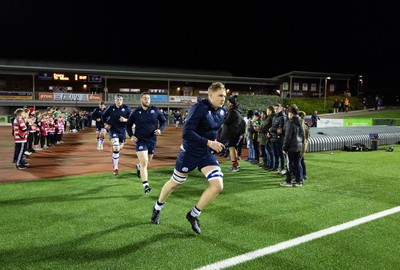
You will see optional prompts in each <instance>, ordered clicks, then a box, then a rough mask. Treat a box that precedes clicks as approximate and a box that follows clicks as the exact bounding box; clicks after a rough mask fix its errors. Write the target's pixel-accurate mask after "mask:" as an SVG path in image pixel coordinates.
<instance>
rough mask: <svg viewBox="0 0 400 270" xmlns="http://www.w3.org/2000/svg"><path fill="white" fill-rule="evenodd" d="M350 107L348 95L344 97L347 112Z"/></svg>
mask: <svg viewBox="0 0 400 270" xmlns="http://www.w3.org/2000/svg"><path fill="white" fill-rule="evenodd" d="M349 107H350V100H349V99H348V98H347V97H346V98H345V99H344V110H345V112H348V111H349Z"/></svg>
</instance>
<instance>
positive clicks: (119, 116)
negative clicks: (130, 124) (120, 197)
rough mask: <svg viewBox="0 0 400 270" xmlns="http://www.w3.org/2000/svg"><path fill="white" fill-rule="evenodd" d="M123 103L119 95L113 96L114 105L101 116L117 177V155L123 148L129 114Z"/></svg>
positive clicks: (128, 109) (129, 111)
mask: <svg viewBox="0 0 400 270" xmlns="http://www.w3.org/2000/svg"><path fill="white" fill-rule="evenodd" d="M123 101H124V99H123V97H122V96H121V95H115V104H114V105H111V106H109V107H107V108H106V109H105V111H104V113H103V115H102V116H101V119H102V120H103V123H104V127H105V128H106V129H107V130H108V133H109V135H110V141H111V145H112V160H113V168H114V172H113V174H114V176H117V175H118V163H119V154H120V152H121V150H122V148H123V147H124V143H125V139H126V127H125V125H126V121H128V117H129V114H130V113H131V108H129V107H128V106H127V105H125V104H122V103H123Z"/></svg>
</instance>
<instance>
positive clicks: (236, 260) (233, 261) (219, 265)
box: [195, 206, 400, 270]
mask: <svg viewBox="0 0 400 270" xmlns="http://www.w3.org/2000/svg"><path fill="white" fill-rule="evenodd" d="M397 212H400V206H397V207H394V208H391V209H388V210H385V211H382V212H378V213H375V214H372V215H369V216H366V217H362V218H359V219H355V220H352V221H349V222H346V223H343V224H340V225H336V226H333V227H330V228H327V229H323V230H320V231H317V232H313V233H310V234H306V235H303V236H300V237H297V238H294V239H292V240H288V241H285V242H281V243H278V244H276V245H273V246H269V247H265V248H262V249H258V250H255V251H252V252H248V253H245V254H242V255H239V256H236V257H232V258H230V259H226V260H222V261H219V262H216V263H213V264H209V265H206V266H203V267H200V268H197V269H195V270H216V269H224V268H227V267H231V266H234V265H237V264H240V263H243V262H246V261H250V260H254V259H256V258H258V257H262V256H265V255H268V254H272V253H275V252H278V251H280V250H284V249H287V248H291V247H294V246H297V245H300V244H302V243H306V242H309V241H311V240H314V239H317V238H321V237H324V236H326V235H329V234H333V233H337V232H340V231H343V230H346V229H349V228H352V227H355V226H358V225H360V224H363V223H367V222H370V221H372V220H375V219H378V218H382V217H385V216H388V215H392V214H395V213H397Z"/></svg>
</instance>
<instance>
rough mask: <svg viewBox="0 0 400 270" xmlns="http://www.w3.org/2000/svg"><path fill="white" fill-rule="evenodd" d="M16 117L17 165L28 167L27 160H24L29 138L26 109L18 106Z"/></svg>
mask: <svg viewBox="0 0 400 270" xmlns="http://www.w3.org/2000/svg"><path fill="white" fill-rule="evenodd" d="M14 115H15V118H14V121H13V130H14V143H15V147H14V158H15V159H16V160H15V167H16V168H17V169H19V170H23V169H26V168H27V165H26V162H25V161H24V159H23V157H24V152H25V148H26V142H27V140H28V132H29V131H28V127H27V126H26V124H25V118H26V114H25V109H23V108H18V109H16V110H15V113H14Z"/></svg>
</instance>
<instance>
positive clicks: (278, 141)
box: [269, 104, 287, 173]
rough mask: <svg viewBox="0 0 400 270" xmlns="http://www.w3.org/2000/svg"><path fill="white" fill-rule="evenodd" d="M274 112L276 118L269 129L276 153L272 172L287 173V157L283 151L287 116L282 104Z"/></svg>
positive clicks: (276, 106) (277, 105) (275, 107)
mask: <svg viewBox="0 0 400 270" xmlns="http://www.w3.org/2000/svg"><path fill="white" fill-rule="evenodd" d="M274 110H275V116H274V118H273V119H272V125H271V128H270V129H269V132H270V133H271V142H272V149H273V152H274V165H273V168H272V170H271V171H278V173H282V172H283V173H285V156H284V154H283V151H282V146H283V137H284V135H285V134H284V127H285V123H286V120H287V115H286V113H285V112H284V110H283V107H282V105H281V104H276V105H275V106H274Z"/></svg>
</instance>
